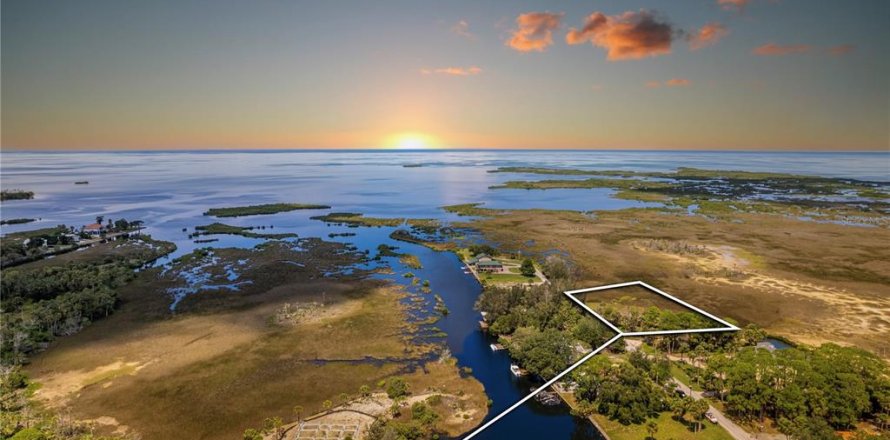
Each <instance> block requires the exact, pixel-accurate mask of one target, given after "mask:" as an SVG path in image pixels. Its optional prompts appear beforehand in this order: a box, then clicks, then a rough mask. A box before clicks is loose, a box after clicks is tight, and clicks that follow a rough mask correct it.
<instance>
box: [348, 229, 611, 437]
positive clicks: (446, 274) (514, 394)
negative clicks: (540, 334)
mask: <svg viewBox="0 0 890 440" xmlns="http://www.w3.org/2000/svg"><path fill="white" fill-rule="evenodd" d="M363 229H364V228H363ZM381 232H385V231H383V230H381ZM360 235H363V234H360ZM372 235H374V236H376V239H377V240H378V242H385V243H388V244H390V245H393V246H399V250H398V251H399V252H408V253H411V254H414V255H417V256H418V257H419V258H420V260H421V262H422V263H423V268H422V269H407V268H403V267H399V266H400V265H399V264H398V262H396V261H393V264H392V266H393V267H394V269H395V273H394V274H392V275H390V276H389V277H390V279H392V280H394V281H396V282H399V283H401V284H404V285H406V286H410V282H408V281H405V280H406V279H405V278H404V277H403V276H402V274H403V273H404V272H406V271H410V272H412V273H414V274H415V275H416V276H417V277H419V278H421V279H424V280H429V281H430V286H431V287H432V292H433V294H438V295H440V296H441V297H442V299H443V300H444V302H445V305H446V306H447V307H448V310H449V313H448V315H447V316H445V317H443V318H442V319H440V320H439V321H438V322H437V323H436V324H435V325H436V327H438V328H440V329H441V330H442V331H444V332H445V333H446V334H447V336H446V338H445V343H446V344H447V346H448V348H449V349H450V350H451V354H452V355H453V356H454V357H455V358H456V359H457V362H458V365H459V366H460V367H466V368H469V369H470V370H471V371H472V375H473V377H475V378H476V379H477V380H479V381H480V382H481V383H482V384H483V385H484V386H485V393H486V394H487V395H488V398H489V399H491V407H490V409H489V413H488V416H487V417H486V419H485V420H486V421H488V420H490V419H491V418H493V417H495V416H496V415H498V414H500V413H501V412H502V411H504V410H505V409H507V408H508V407H510V406H511V405H513V404H514V403H516V402H517V401H519V400H520V399H522V398H523V397H525V396H526V395H528V393H529V392H530V391H531V388H532V387H534V386H535V384H534V383H533V382H530V381H529V380H527V379H524V378H516V377H514V376H513V375H512V374H511V373H510V357H509V356H508V355H507V352H506V351H497V352H493V351H492V350H491V348H490V345H491V344H492V343H493V342H495V340H494V339H493V338H491V337H489V336H488V335H487V334H486V333H485V332H483V331H481V330H480V328H479V320H480V319H481V315H480V313H479V311H478V310H476V309H475V303H476V300H477V299H478V298H479V294H480V293H481V292H482V286H481V285H480V284H479V282H478V281H476V279H475V278H474V277H473V276H472V275H470V274H467V273H464V270H463V269H462V263H461V261H460V259H459V258H458V257H457V256H456V255H455V254H453V253H451V252H437V251H433V250H431V249H429V248H426V247H423V246H419V245H413V244H410V243H404V242H399V241H391V240H389V239H388V237H386V238H384V236H383V234H381V233H379V232H373V233H372ZM361 241H364V240H361ZM359 247H360V248H361V247H362V246H361V245H360V246H359ZM394 260H395V259H394ZM475 438H477V439H492V440H493V439H505V438H511V439H548V438H566V439H568V438H571V439H597V440H600V439H604V437H603V436H602V435H601V434H600V433H599V432H598V431H597V430H596V428H595V427H594V426H593V425H592V424H591V423H590V422H589V421H587V420H585V419H582V418H578V417H574V416H572V415H571V414H570V412H569V408H568V406H566V405H559V406H555V407H553V406H551V407H548V406H544V405H541V404H539V403H537V402H536V401H534V400H531V401H529V402H527V403H526V404H524V405H522V406H520V407H519V408H517V409H516V410H514V411H513V412H511V413H510V414H509V415H508V416H507V417H505V418H503V419H501V420H500V421H498V423H495V424H494V425H492V426H491V427H489V428H487V429H486V430H485V431H483V432H482V433H480V435H479V436H477V437H475Z"/></svg>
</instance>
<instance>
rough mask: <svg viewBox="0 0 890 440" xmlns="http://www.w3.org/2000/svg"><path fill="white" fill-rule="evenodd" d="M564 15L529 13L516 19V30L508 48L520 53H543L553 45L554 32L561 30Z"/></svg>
mask: <svg viewBox="0 0 890 440" xmlns="http://www.w3.org/2000/svg"><path fill="white" fill-rule="evenodd" d="M562 16H563V14H561V13H559V14H556V13H552V12H528V13H525V14H521V15H520V16H519V17H516V26H517V28H516V30H515V31H513V36H512V37H511V38H510V40H509V41H507V46H510V47H512V48H513V49H516V50H518V51H520V52H543V51H544V50H545V49H547V46H550V45H551V44H553V31H554V30H556V29H558V28H559V25H560V22H561V21H562Z"/></svg>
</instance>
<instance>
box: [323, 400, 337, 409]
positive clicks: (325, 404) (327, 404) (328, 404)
mask: <svg viewBox="0 0 890 440" xmlns="http://www.w3.org/2000/svg"><path fill="white" fill-rule="evenodd" d="M333 406H334V402H331V401H330V400H325V401H324V402H322V404H321V407H322V408H324V410H325V411H330V410H331V408H332V407H333Z"/></svg>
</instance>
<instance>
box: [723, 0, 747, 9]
mask: <svg viewBox="0 0 890 440" xmlns="http://www.w3.org/2000/svg"><path fill="white" fill-rule="evenodd" d="M748 3H750V0H717V4H718V5H720V7H721V8H723V9H725V10H727V11H741V10H743V9H745V6H748Z"/></svg>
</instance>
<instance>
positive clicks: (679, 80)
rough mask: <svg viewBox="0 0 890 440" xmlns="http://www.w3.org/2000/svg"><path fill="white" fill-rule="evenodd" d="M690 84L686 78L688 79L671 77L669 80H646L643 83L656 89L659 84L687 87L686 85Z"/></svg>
mask: <svg viewBox="0 0 890 440" xmlns="http://www.w3.org/2000/svg"><path fill="white" fill-rule="evenodd" d="M691 84H692V81H690V80H688V79H686V78H671V79H669V80H667V81H664V82H661V81H648V82H646V83H645V84H643V85H644V86H646V87H648V88H650V89H657V88H659V87H661V86H665V87H687V86H689V85H691Z"/></svg>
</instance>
